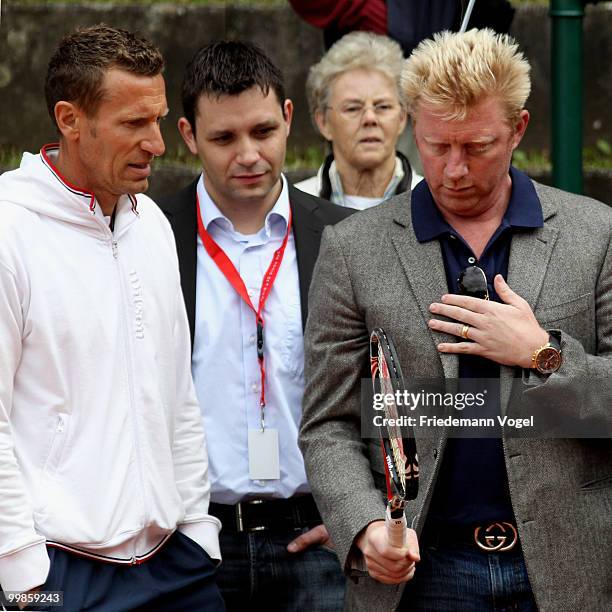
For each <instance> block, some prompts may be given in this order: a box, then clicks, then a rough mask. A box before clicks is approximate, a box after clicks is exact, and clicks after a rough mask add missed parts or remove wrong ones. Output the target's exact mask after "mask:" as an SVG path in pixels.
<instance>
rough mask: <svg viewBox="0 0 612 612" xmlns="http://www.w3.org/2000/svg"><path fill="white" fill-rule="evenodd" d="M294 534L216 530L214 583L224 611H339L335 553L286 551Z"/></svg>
mask: <svg viewBox="0 0 612 612" xmlns="http://www.w3.org/2000/svg"><path fill="white" fill-rule="evenodd" d="M304 531H305V530H304ZM299 534H300V532H299V531H294V532H292V533H290V534H284V533H281V534H275V533H271V532H261V531H260V532H252V533H226V532H224V531H221V538H220V540H221V554H222V555H223V562H222V564H221V567H220V568H219V570H218V574H217V584H218V585H219V588H220V589H221V595H223V598H224V599H225V605H226V607H227V610H228V612H232V611H240V612H244V610H248V609H251V608H252V607H253V606H256V607H258V608H260V609H262V610H267V611H268V612H281V611H282V612H294V611H295V612H306V611H307V612H338V611H340V610H342V609H343V605H344V587H345V584H344V576H343V574H342V571H341V569H340V563H339V561H338V557H337V556H336V553H335V552H333V551H332V550H330V549H328V548H326V547H323V546H314V547H311V548H307V549H306V550H305V551H303V552H301V553H289V552H287V548H286V547H287V544H289V542H291V540H293V539H294V538H296V537H297V536H298V535H299Z"/></svg>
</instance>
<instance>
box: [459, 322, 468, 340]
mask: <svg viewBox="0 0 612 612" xmlns="http://www.w3.org/2000/svg"><path fill="white" fill-rule="evenodd" d="M469 331H470V326H469V325H464V326H463V327H462V328H461V337H462V338H465V339H466V340H469V338H468V332H469Z"/></svg>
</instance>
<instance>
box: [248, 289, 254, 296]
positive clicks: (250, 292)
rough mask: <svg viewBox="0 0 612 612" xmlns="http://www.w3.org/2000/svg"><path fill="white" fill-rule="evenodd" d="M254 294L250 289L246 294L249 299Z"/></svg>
mask: <svg viewBox="0 0 612 612" xmlns="http://www.w3.org/2000/svg"><path fill="white" fill-rule="evenodd" d="M254 293H255V292H254V291H253V290H252V289H249V290H248V291H247V294H248V296H249V297H253V294H254Z"/></svg>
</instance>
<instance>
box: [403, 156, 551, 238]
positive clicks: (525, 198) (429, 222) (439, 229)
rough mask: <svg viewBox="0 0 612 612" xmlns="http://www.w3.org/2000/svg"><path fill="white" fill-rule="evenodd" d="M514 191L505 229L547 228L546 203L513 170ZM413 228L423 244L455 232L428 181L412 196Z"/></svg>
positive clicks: (507, 210) (506, 216) (506, 214)
mask: <svg viewBox="0 0 612 612" xmlns="http://www.w3.org/2000/svg"><path fill="white" fill-rule="evenodd" d="M510 179H511V180H512V191H511V193H510V201H509V202H508V208H507V209H506V212H505V213H504V217H503V219H502V223H501V225H502V226H504V227H526V228H536V227H542V226H543V225H544V216H543V214H542V204H541V203H540V199H539V198H538V195H537V193H536V190H535V187H534V186H533V182H532V181H531V179H530V178H529V177H528V176H527V175H526V174H524V173H523V172H521V171H520V170H517V169H516V168H513V167H510ZM411 209H412V226H413V227H414V233H415V235H416V238H417V240H418V241H419V242H428V241H429V240H433V239H434V238H438V237H439V236H441V235H443V234H447V233H449V232H450V231H452V228H451V226H450V225H449V224H448V223H447V222H446V221H445V220H444V217H443V216H442V214H441V213H440V211H439V210H438V207H437V206H436V203H435V201H434V199H433V196H432V195H431V191H430V190H429V186H428V185H427V181H426V180H424V181H421V182H420V183H419V184H418V185H417V186H416V187H415V188H414V189H413V190H412V196H411Z"/></svg>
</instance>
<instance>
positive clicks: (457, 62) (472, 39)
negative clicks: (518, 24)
mask: <svg viewBox="0 0 612 612" xmlns="http://www.w3.org/2000/svg"><path fill="white" fill-rule="evenodd" d="M529 71H530V66H529V62H528V61H527V60H526V59H525V56H524V55H523V53H522V52H521V51H519V48H518V45H517V44H516V42H515V41H514V39H513V38H511V37H510V36H508V35H506V34H496V33H495V32H494V31H493V30H489V29H484V30H476V29H473V30H470V31H469V32H465V33H462V34H460V33H453V32H441V33H439V34H436V35H435V36H434V38H433V40H424V41H422V42H421V43H420V44H419V46H418V47H417V48H416V49H415V50H414V51H413V52H412V55H411V56H410V57H409V58H408V59H407V60H406V64H405V67H404V72H403V74H402V88H403V89H404V94H405V95H406V99H407V100H408V107H409V108H408V112H409V113H410V114H411V115H412V116H413V117H414V115H415V111H416V108H417V107H418V106H419V105H420V104H425V105H427V106H433V107H435V108H438V109H440V111H441V114H442V115H443V116H444V117H445V118H446V119H448V120H454V119H459V120H463V119H464V118H465V117H466V116H467V113H468V110H469V109H470V108H471V107H473V106H474V105H476V104H478V103H479V102H480V101H481V100H482V99H483V98H485V97H487V96H494V97H497V98H498V99H499V100H500V101H501V103H502V104H503V105H504V109H505V112H506V117H507V119H508V121H509V122H510V123H513V122H514V121H515V120H517V119H518V117H519V114H520V112H521V111H522V110H523V107H524V106H525V102H526V101H527V98H528V97H529V92H530V90H531V81H530V78H529Z"/></svg>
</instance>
